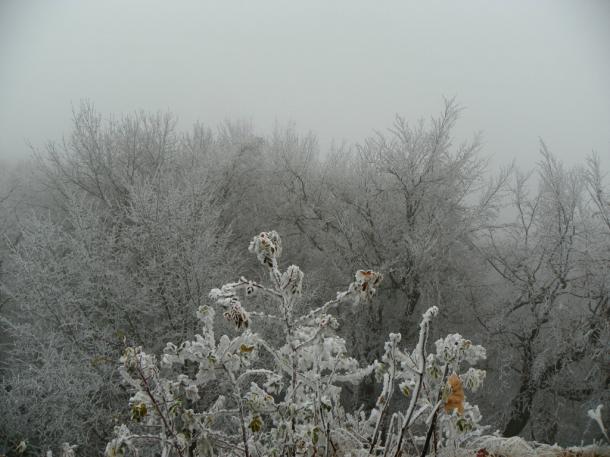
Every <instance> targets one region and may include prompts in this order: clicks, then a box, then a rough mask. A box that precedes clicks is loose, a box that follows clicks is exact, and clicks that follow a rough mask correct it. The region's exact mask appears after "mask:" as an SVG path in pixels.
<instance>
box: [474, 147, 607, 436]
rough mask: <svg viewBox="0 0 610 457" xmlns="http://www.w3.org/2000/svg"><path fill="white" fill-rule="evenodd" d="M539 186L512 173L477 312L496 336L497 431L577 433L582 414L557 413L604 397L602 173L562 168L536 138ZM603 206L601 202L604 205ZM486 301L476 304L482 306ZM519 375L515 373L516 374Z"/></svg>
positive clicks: (489, 245)
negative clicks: (500, 387) (486, 290)
mask: <svg viewBox="0 0 610 457" xmlns="http://www.w3.org/2000/svg"><path fill="white" fill-rule="evenodd" d="M538 170H539V182H538V190H537V191H535V190H532V188H533V187H534V183H532V182H531V181H532V180H531V176H530V175H523V174H519V173H516V174H515V175H514V184H513V185H512V191H511V192H512V193H511V196H512V201H511V204H512V208H513V210H514V214H515V216H516V217H515V220H514V222H512V223H508V224H504V225H502V226H499V227H496V228H493V229H490V230H489V231H488V234H487V239H486V241H485V242H482V243H481V246H485V245H486V248H485V255H486V256H487V262H488V264H489V266H490V267H491V268H492V269H493V271H494V272H495V273H496V275H497V277H496V279H495V280H493V282H492V285H493V287H494V291H495V292H496V293H495V296H493V298H492V299H491V300H490V304H491V307H486V308H485V309H486V310H487V312H486V313H482V314H481V315H480V318H481V320H482V322H485V326H486V327H487V328H488V330H489V331H490V332H491V333H492V334H494V335H495V337H494V338H496V342H495V344H494V346H496V347H498V348H500V347H501V348H504V349H503V350H502V351H498V352H497V355H498V362H499V363H498V367H499V368H500V369H503V370H506V371H505V373H506V375H505V378H504V385H505V386H506V387H505V389H506V394H507V395H506V398H507V399H509V400H508V401H507V403H506V406H505V407H503V408H501V410H502V411H504V415H503V417H502V421H503V433H504V434H505V435H507V436H514V435H518V434H521V433H524V432H526V431H527V432H528V434H529V435H528V436H531V437H533V438H534V439H536V440H539V441H546V442H553V441H555V440H556V439H565V437H566V436H574V437H577V436H579V434H580V433H581V432H580V428H581V427H580V426H579V425H580V424H582V422H581V421H580V420H579V421H576V420H571V421H566V420H563V418H564V417H565V415H566V414H571V411H573V410H574V409H576V408H578V409H579V410H581V411H582V412H583V414H581V416H582V417H585V414H584V411H586V409H587V408H588V407H592V406H593V405H594V404H597V403H599V402H600V401H601V402H603V401H607V400H608V398H607V392H608V390H607V389H608V381H609V379H608V375H607V369H606V367H605V366H604V365H605V363H606V361H605V355H604V354H605V350H606V349H604V348H607V346H608V341H609V328H608V316H609V315H608V313H609V309H610V308H609V304H608V299H609V295H608V284H610V277H609V276H608V272H609V270H608V265H609V264H608V261H609V260H610V255H609V254H610V252H609V251H608V246H609V244H608V242H609V240H610V238H609V236H610V231H608V230H607V225H606V223H605V222H606V221H605V218H604V215H603V214H602V213H600V211H599V202H600V201H602V202H603V198H604V197H601V198H600V199H599V200H596V198H597V196H598V195H603V193H602V192H603V191H601V190H599V191H598V189H601V186H602V184H601V181H600V179H599V178H598V176H599V175H595V168H593V170H592V171H593V173H592V174H589V175H588V177H589V181H588V183H589V186H590V187H589V190H590V191H591V194H592V197H593V199H590V198H588V195H587V192H585V181H584V180H583V170H582V169H579V168H574V169H565V167H564V166H563V165H562V164H561V163H560V162H559V161H558V160H557V159H556V158H554V157H553V156H552V155H551V154H550V153H549V152H548V150H547V149H546V147H545V146H544V144H542V160H541V162H540V163H539V167H538ZM602 206H603V205H602ZM482 309H483V308H482ZM515 381H516V382H515Z"/></svg>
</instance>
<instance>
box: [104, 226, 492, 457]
mask: <svg viewBox="0 0 610 457" xmlns="http://www.w3.org/2000/svg"><path fill="white" fill-rule="evenodd" d="M249 250H250V252H252V253H253V254H255V255H256V256H257V258H258V260H259V261H260V263H261V264H262V265H263V266H264V267H265V268H266V269H267V270H268V273H269V278H270V284H269V285H264V284H261V283H258V282H254V281H251V280H248V279H246V278H243V277H242V278H240V279H239V280H237V281H235V282H231V283H227V284H225V285H223V286H222V287H221V288H220V289H213V290H212V291H211V292H210V298H211V299H212V301H213V302H214V303H215V307H212V306H207V305H202V306H200V307H199V309H198V310H197V317H198V318H199V320H200V321H201V323H202V325H203V330H202V333H201V334H197V335H196V336H195V338H194V339H193V340H191V341H186V342H184V343H182V344H180V345H179V346H176V345H175V344H173V343H168V344H167V346H166V347H165V349H164V351H163V354H162V355H161V356H160V357H159V358H157V357H156V356H155V355H153V354H147V353H145V352H143V351H142V349H141V347H126V349H125V352H124V354H123V356H122V358H121V368H120V370H121V373H122V376H123V378H124V380H125V382H126V383H127V384H129V386H130V387H131V388H132V389H133V392H134V393H133V396H132V397H131V399H130V401H129V404H130V408H131V418H132V421H133V424H132V425H130V427H131V428H128V427H127V426H126V425H121V426H119V427H116V429H115V438H114V439H113V440H112V441H110V442H109V443H108V445H107V447H106V455H107V456H111V457H115V456H121V455H126V454H127V453H128V452H130V451H131V452H134V453H136V452H141V451H153V450H155V451H158V450H160V451H161V455H163V456H169V455H177V456H187V455H189V456H190V455H196V456H204V455H231V454H238V455H245V456H246V457H249V456H250V455H260V456H262V455H269V456H281V455H291V456H294V455H327V456H328V455H337V456H338V455H384V456H386V455H388V456H389V455H392V456H397V455H400V454H401V453H402V452H403V450H404V449H406V448H416V449H418V450H419V451H420V452H423V453H425V452H426V450H427V449H428V448H429V446H430V445H431V443H434V445H437V444H438V445H440V446H445V447H449V446H450V447H455V446H459V445H460V444H462V443H463V442H464V441H465V440H467V439H468V438H470V437H473V436H478V435H480V433H481V430H482V427H481V426H480V420H481V415H480V413H479V410H478V408H477V407H476V406H474V405H471V404H469V403H468V402H467V401H465V396H464V389H466V390H469V391H473V390H476V389H477V388H478V387H479V386H480V385H481V383H482V382H483V380H484V377H485V372H484V371H482V370H478V369H475V368H472V367H470V368H469V369H468V370H466V371H465V370H464V368H463V366H464V365H473V364H475V363H476V362H477V361H478V360H481V359H483V358H485V349H484V348H483V347H481V346H478V345H475V344H472V343H471V342H470V341H468V340H466V339H464V338H463V337H462V336H460V335H459V334H453V335H448V336H447V337H446V338H444V339H440V340H438V341H437V342H436V344H435V352H434V353H428V352H427V349H426V348H427V339H428V335H429V329H430V325H431V322H432V320H433V318H434V317H435V316H436V315H437V313H438V308H436V307H431V308H430V309H428V310H427V311H426V312H425V313H424V314H423V316H422V320H421V323H420V325H419V338H418V342H417V344H416V346H415V348H414V349H413V350H412V351H407V350H406V349H405V348H404V347H403V345H402V344H401V335H400V334H399V333H393V334H390V335H389V337H388V340H387V342H386V343H385V352H384V354H383V356H382V357H381V360H375V361H373V362H372V363H370V364H369V365H367V366H360V365H359V363H358V362H357V361H356V360H355V359H354V358H352V357H350V356H349V355H348V347H347V346H348V344H347V342H346V341H345V340H344V339H343V338H340V337H338V336H337V335H336V334H335V330H336V329H337V328H338V326H339V323H338V321H337V319H336V318H335V317H333V315H332V314H330V312H331V310H333V309H334V308H337V307H341V306H351V307H353V308H354V309H356V310H357V309H358V306H359V304H361V303H362V302H368V301H370V300H371V299H372V298H373V296H374V295H375V292H376V290H377V288H378V287H379V286H380V283H381V281H382V275H381V274H380V273H377V272H374V271H364V270H360V271H358V272H357V273H356V275H355V279H354V281H353V282H352V283H351V284H350V285H349V286H348V288H347V289H346V290H345V291H342V292H339V293H337V296H336V298H334V299H332V300H330V301H328V302H326V303H324V304H323V305H321V306H319V307H317V308H315V309H313V310H310V311H308V312H304V313H299V312H298V310H299V309H300V306H298V304H299V301H300V297H301V292H302V285H303V272H302V271H301V270H300V269H299V267H298V266H296V265H291V266H289V267H288V268H286V269H285V270H284V271H281V270H280V268H279V266H278V259H279V257H280V256H281V254H282V243H281V239H280V236H279V235H278V234H277V233H276V232H275V231H271V232H263V233H261V234H259V235H257V236H255V237H254V238H253V240H252V242H251V243H250V248H249ZM254 295H261V296H262V297H264V298H265V299H269V300H272V301H273V302H274V303H275V309H276V311H275V313H274V314H273V315H271V314H267V313H264V312H260V311H255V310H251V309H249V308H248V307H247V306H245V305H244V304H243V303H245V299H246V298H250V297H251V296H254ZM249 301H250V302H253V300H249ZM215 308H220V309H223V310H224V312H223V317H224V319H226V320H227V321H229V322H230V323H231V324H232V325H233V326H234V327H235V333H234V336H228V335H226V334H225V335H222V336H221V337H220V338H216V336H215V334H214V328H215V326H216V325H217V322H216V321H217V319H215V315H216V310H215ZM263 320H265V321H272V322H274V323H275V324H276V327H275V328H276V329H282V330H283V334H284V338H283V339H282V341H281V343H280V344H273V343H271V342H270V340H269V338H265V337H264V336H263V335H261V334H259V333H256V330H257V328H258V322H259V321H263ZM368 374H373V375H374V377H375V379H376V381H377V382H378V383H379V385H380V394H379V396H378V397H377V401H376V403H375V406H374V407H373V408H372V409H371V410H364V408H363V407H361V408H360V409H358V410H356V411H348V410H346V408H344V407H343V406H342V396H341V392H342V387H341V386H342V385H344V384H345V383H353V384H358V383H359V382H360V381H361V380H362V379H363V377H364V376H366V375H368ZM398 396H404V397H406V399H407V403H408V406H407V407H406V409H404V411H403V410H399V409H398V408H397V405H398V403H399V402H397V401H395V400H396V399H397V398H399V397H398ZM420 435H421V436H420ZM422 446H423V449H422Z"/></svg>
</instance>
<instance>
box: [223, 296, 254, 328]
mask: <svg viewBox="0 0 610 457" xmlns="http://www.w3.org/2000/svg"><path fill="white" fill-rule="evenodd" d="M223 316H224V318H225V319H226V320H228V321H229V322H233V323H234V324H235V325H236V326H237V328H241V327H242V326H243V327H245V328H248V326H249V325H250V315H249V314H248V313H247V312H246V310H245V309H243V308H242V306H241V303H240V302H239V301H238V300H234V301H233V302H232V304H231V308H230V309H229V310H228V311H225V313H224V314H223Z"/></svg>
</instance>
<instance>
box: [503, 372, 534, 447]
mask: <svg viewBox="0 0 610 457" xmlns="http://www.w3.org/2000/svg"><path fill="white" fill-rule="evenodd" d="M524 378H525V377H522V382H521V387H520V388H519V392H518V393H517V394H516V395H515V396H514V397H513V399H512V400H511V402H510V416H509V419H508V422H507V423H506V426H505V427H504V431H503V432H502V435H504V436H506V437H510V436H517V435H518V434H519V433H521V431H523V429H524V428H525V426H526V425H527V423H528V422H529V420H530V416H531V411H532V403H533V400H534V394H535V393H536V392H535V389H533V387H532V386H531V385H530V383H529V380H528V379H524Z"/></svg>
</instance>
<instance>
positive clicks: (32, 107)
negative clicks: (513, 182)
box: [0, 0, 610, 167]
mask: <svg viewBox="0 0 610 457" xmlns="http://www.w3.org/2000/svg"><path fill="white" fill-rule="evenodd" d="M443 97H455V98H456V99H457V101H458V103H459V104H460V105H462V106H463V107H464V111H463V113H462V116H461V119H460V122H459V124H458V126H457V127H456V130H455V135H456V139H457V140H464V139H468V138H470V137H471V136H472V135H473V134H474V133H477V132H480V133H481V134H482V139H483V150H482V151H483V154H485V155H488V156H491V157H492V160H493V162H494V163H497V164H506V163H509V162H511V161H512V160H513V159H515V160H516V162H517V164H518V165H519V166H523V167H528V166H531V165H532V164H534V163H535V162H536V161H537V160H538V155H537V152H538V140H539V138H542V139H543V140H544V141H545V142H546V143H547V145H548V147H549V148H550V150H551V151H552V152H554V153H555V154H556V155H558V156H559V157H560V158H561V159H563V160H564V161H565V162H567V163H569V164H573V163H576V162H578V161H580V160H582V158H584V157H585V156H586V155H588V154H589V153H591V151H596V152H597V153H598V154H599V155H600V157H601V158H602V161H603V162H605V164H606V165H608V164H609V163H610V1H606V0H599V1H593V0H573V1H564V0H536V1H518V0H511V1H493V0H485V1H483V0H480V1H479V0H462V1H418V2H415V1H358V0H350V1H316V0H307V1H291V2H288V1H279V0H278V1H267V0H257V1H237V0H227V1H204V0H176V1H156V0H141V1H136V0H89V1H82V0H78V1H76V0H75V1H69V0H55V1H51V0H0V158H8V157H13V158H15V157H17V158H20V157H26V156H27V155H28V154H29V153H30V150H29V148H28V146H27V144H26V143H27V142H30V143H32V144H34V145H36V146H41V145H42V144H44V143H45V142H46V141H48V140H58V139H61V137H62V135H67V134H68V133H69V132H70V125H71V116H72V107H73V106H78V104H79V102H80V101H81V100H83V99H88V100H90V101H92V102H93V103H94V104H95V106H96V107H97V109H98V110H99V111H100V112H102V113H104V114H111V113H113V114H119V115H120V114H122V113H130V112H134V111H137V110H140V109H143V110H147V111H158V110H161V111H171V112H173V113H174V114H176V115H177V116H178V118H179V120H180V124H179V126H180V127H181V128H184V129H188V128H189V127H190V125H191V124H192V123H194V122H195V121H201V122H203V123H204V124H207V125H209V126H212V127H214V126H216V125H217V124H219V123H220V122H222V121H223V120H226V119H239V120H248V121H251V122H252V123H253V124H254V126H255V128H256V130H257V132H258V133H260V134H262V135H264V134H267V133H270V132H271V131H272V129H273V128H274V126H275V125H276V124H279V125H286V124H288V123H294V124H295V125H296V128H297V130H298V131H300V132H304V133H305V132H309V131H311V132H313V133H315V134H316V135H317V136H318V137H319V140H320V147H321V149H322V150H326V149H328V147H329V145H330V144H331V141H333V140H335V141H337V142H342V141H347V142H348V143H356V142H360V141H362V140H363V139H364V138H365V137H367V136H369V135H371V134H372V133H373V132H374V131H375V130H384V129H386V128H388V127H391V124H392V122H393V119H394V116H395V115H396V114H400V115H401V116H403V117H405V118H406V119H408V120H412V121H417V120H418V119H419V118H425V119H428V118H430V116H432V115H436V114H438V113H439V112H440V110H441V108H442V105H443Z"/></svg>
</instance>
